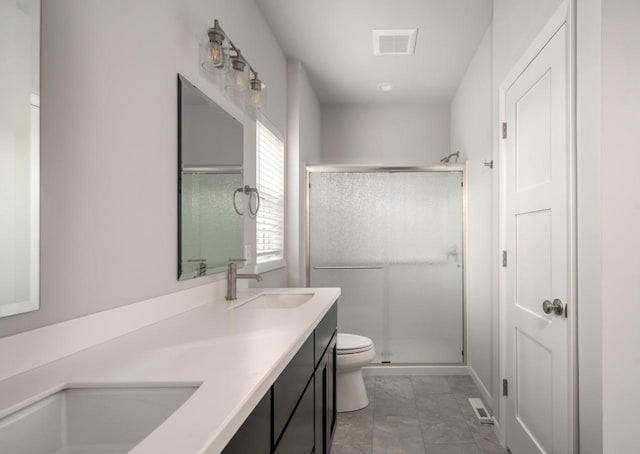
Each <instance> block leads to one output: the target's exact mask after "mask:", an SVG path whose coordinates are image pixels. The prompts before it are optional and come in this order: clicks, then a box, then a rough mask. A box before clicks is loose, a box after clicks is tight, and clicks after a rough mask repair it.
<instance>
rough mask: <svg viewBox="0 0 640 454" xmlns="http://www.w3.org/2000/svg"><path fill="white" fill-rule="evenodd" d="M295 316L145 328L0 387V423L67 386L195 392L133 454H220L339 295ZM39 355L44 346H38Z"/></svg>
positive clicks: (190, 315)
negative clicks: (170, 387) (185, 387)
mask: <svg viewBox="0 0 640 454" xmlns="http://www.w3.org/2000/svg"><path fill="white" fill-rule="evenodd" d="M260 293H314V294H315V295H314V296H313V298H312V299H311V300H309V301H308V302H306V303H304V304H303V305H301V306H300V307H298V308H294V309H254V310H251V309H231V308H230V307H231V305H230V303H228V302H227V301H224V300H222V301H215V302H208V303H206V304H203V305H201V306H198V307H196V308H195V309H191V310H189V311H187V312H184V313H182V314H179V315H176V316H173V317H171V318H168V319H166V320H163V321H160V322H158V323H155V324H153V325H151V326H148V327H146V328H142V329H139V330H137V331H134V332H131V333H129V334H126V335H123V336H120V337H118V338H116V339H113V340H111V341H108V342H105V343H102V344H99V345H96V346H93V347H91V348H89V349H87V350H83V351H81V352H78V353H75V354H73V355H71V356H67V357H65V358H62V359H59V360H56V361H54V362H52V363H49V364H46V365H43V366H41V367H38V368H35V369H32V370H29V371H27V372H24V373H22V374H19V375H16V376H14V377H11V378H8V379H6V380H4V381H0V418H1V417H3V416H5V415H7V414H9V413H11V412H13V411H15V410H16V409H18V408H22V407H24V406H25V405H26V404H30V403H33V402H35V401H37V400H39V399H41V398H43V397H45V396H48V395H50V394H52V393H53V392H56V391H58V390H60V389H62V388H65V387H69V386H73V385H100V386H103V385H106V386H109V385H123V384H124V385H129V384H131V385H142V384H157V385H162V384H169V385H175V384H185V385H193V384H200V387H199V388H198V389H197V390H196V391H195V393H194V394H193V395H192V396H191V397H190V398H189V399H188V400H187V401H186V402H185V403H184V404H183V405H182V406H181V407H180V408H178V410H177V411H176V412H175V413H173V414H172V415H171V416H170V417H169V418H168V419H167V420H166V421H165V422H164V423H163V424H162V425H161V426H159V427H158V428H157V429H156V430H155V431H154V432H153V433H152V434H151V435H149V436H148V437H147V438H146V439H145V440H144V441H142V442H141V443H140V444H139V445H138V446H136V447H135V448H134V449H133V450H132V451H131V453H132V454H146V453H149V454H151V453H153V454H161V453H171V454H176V453H180V454H196V453H218V452H220V451H221V450H222V449H223V448H224V446H225V445H226V444H227V442H228V441H229V440H230V439H231V437H232V436H233V434H234V433H235V432H236V430H237V429H238V428H239V427H240V425H241V424H242V422H243V421H244V420H245V419H246V417H247V416H248V415H249V414H250V413H251V411H252V410H253V408H254V407H255V405H256V404H257V403H258V402H259V401H260V399H261V398H262V396H263V395H264V394H265V393H266V392H267V390H268V389H269V387H270V386H271V385H272V384H273V383H274V382H275V380H276V378H277V377H278V376H279V375H280V373H281V372H282V371H283V370H284V368H285V366H286V365H287V364H288V362H289V361H290V360H291V359H292V358H293V356H294V355H295V353H296V352H297V350H298V349H299V348H300V346H301V345H302V344H303V343H304V341H305V340H306V339H307V338H308V337H309V335H310V334H311V333H312V332H313V330H314V329H315V327H316V326H317V324H318V323H319V322H320V320H322V317H323V316H324V315H325V314H326V313H327V311H328V310H329V308H330V307H331V305H332V303H333V302H334V301H336V300H337V299H338V296H339V295H340V289H336V288H315V289H308V288H305V289H254V290H253V291H250V292H242V293H240V294H239V295H238V301H236V302H234V305H235V304H237V303H240V302H242V300H243V299H244V300H246V299H249V298H252V297H254V296H255V295H256V294H260ZM43 348H46V346H43Z"/></svg>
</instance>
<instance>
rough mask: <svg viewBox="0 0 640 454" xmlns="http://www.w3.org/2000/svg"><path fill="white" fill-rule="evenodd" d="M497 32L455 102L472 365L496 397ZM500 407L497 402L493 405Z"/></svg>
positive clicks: (481, 50)
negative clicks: (463, 167) (464, 185)
mask: <svg viewBox="0 0 640 454" xmlns="http://www.w3.org/2000/svg"><path fill="white" fill-rule="evenodd" d="M491 35H492V31H491V27H489V29H488V30H487V31H486V33H485V35H484V38H483V39H482V42H481V43H480V46H479V47H478V50H477V51H476V54H475V56H474V57H473V59H472V60H471V63H470V64H469V67H468V68H467V72H466V73H465V75H464V77H463V79H462V82H461V83H460V86H459V87H458V90H457V92H456V95H455V97H454V99H453V102H452V103H451V149H452V150H460V155H461V158H462V159H468V161H469V162H468V173H467V179H468V196H467V198H468V234H467V235H468V249H467V305H468V311H467V313H468V315H469V318H468V320H467V332H468V352H467V360H468V364H469V365H470V366H471V367H472V368H473V370H474V371H475V372H476V374H477V375H478V378H480V381H481V382H482V383H483V384H484V386H485V388H486V389H487V391H488V392H489V394H493V383H494V380H495V377H494V371H493V362H494V357H493V351H494V345H493V328H494V326H493V304H494V297H493V284H492V283H493V268H492V267H491V266H490V265H491V263H492V260H493V251H494V250H495V249H494V247H493V223H492V219H491V214H492V213H493V199H494V194H493V174H494V170H492V169H490V168H488V167H485V166H484V165H483V163H484V161H485V160H487V161H490V160H491V159H492V154H493V148H492V135H491V131H492V128H491V115H492V108H493V102H492V99H491V83H492V81H491ZM488 404H489V405H492V407H495V404H494V403H488Z"/></svg>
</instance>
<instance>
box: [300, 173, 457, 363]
mask: <svg viewBox="0 0 640 454" xmlns="http://www.w3.org/2000/svg"><path fill="white" fill-rule="evenodd" d="M467 167H468V166H467V161H464V162H462V163H455V164H443V163H435V164H422V165H406V164H371V165H366V164H308V165H305V170H306V172H305V173H306V183H305V184H306V187H305V188H306V201H305V212H306V213H305V222H306V226H305V236H306V247H305V263H306V265H305V266H306V272H305V287H309V285H310V281H311V254H310V252H311V224H310V222H309V220H310V188H311V174H312V173H385V172H392V173H400V172H407V173H411V172H461V173H462V345H463V356H462V359H463V360H462V362H460V363H392V364H375V365H374V366H369V368H371V369H374V368H375V369H377V370H379V371H384V372H382V373H380V374H375V375H387V374H388V375H396V374H398V375H401V374H403V373H408V372H411V373H415V374H421V373H423V374H429V375H431V374H440V373H442V374H466V373H467V369H468V352H469V346H468V345H467V339H468V336H467V318H468V315H469V314H468V313H467V310H468V309H467V307H468V305H467V294H468V292H467V288H468V276H467V249H468V248H467V241H468V233H467V232H468V225H467V221H468V217H467V210H468V202H467V187H468V182H467ZM436 369H440V370H436Z"/></svg>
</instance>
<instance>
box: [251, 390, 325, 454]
mask: <svg viewBox="0 0 640 454" xmlns="http://www.w3.org/2000/svg"><path fill="white" fill-rule="evenodd" d="M313 390H314V389H313V380H311V381H310V382H309V385H308V386H307V388H306V390H305V392H304V394H303V395H302V398H301V399H300V402H298V406H297V407H296V409H295V411H294V412H293V415H291V420H290V421H289V424H288V425H287V428H286V429H285V430H284V432H283V434H282V438H281V439H280V442H279V443H278V446H276V449H275V451H274V452H275V454H305V453H310V452H312V451H313V448H314V447H313V443H314V436H313V395H314V392H313ZM316 452H318V451H317V450H316ZM247 453H251V454H253V451H247Z"/></svg>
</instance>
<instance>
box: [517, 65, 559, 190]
mask: <svg viewBox="0 0 640 454" xmlns="http://www.w3.org/2000/svg"><path fill="white" fill-rule="evenodd" d="M550 98H551V73H550V72H546V73H545V74H544V75H543V76H542V77H541V78H540V79H539V80H537V81H536V82H535V84H534V85H533V86H532V87H531V88H530V89H529V91H527V92H526V93H524V94H523V95H522V97H521V98H520V99H519V100H518V105H517V113H516V115H517V118H516V121H517V122H518V136H517V137H516V140H517V141H518V143H517V146H516V157H515V158H516V186H517V190H518V191H523V190H526V189H528V188H530V187H533V186H537V185H540V184H544V183H548V182H549V180H550V179H551V137H550V135H551V134H550V127H549V124H548V121H549V118H550V117H549V115H545V114H543V115H540V113H548V112H549V111H550V109H551V99H550Z"/></svg>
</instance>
